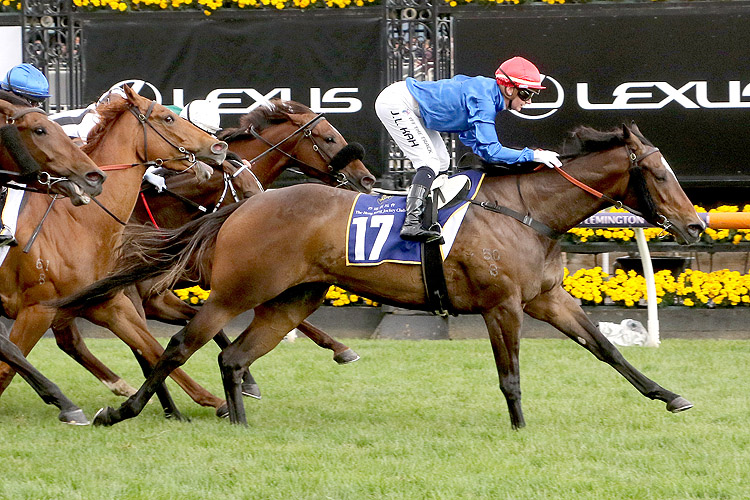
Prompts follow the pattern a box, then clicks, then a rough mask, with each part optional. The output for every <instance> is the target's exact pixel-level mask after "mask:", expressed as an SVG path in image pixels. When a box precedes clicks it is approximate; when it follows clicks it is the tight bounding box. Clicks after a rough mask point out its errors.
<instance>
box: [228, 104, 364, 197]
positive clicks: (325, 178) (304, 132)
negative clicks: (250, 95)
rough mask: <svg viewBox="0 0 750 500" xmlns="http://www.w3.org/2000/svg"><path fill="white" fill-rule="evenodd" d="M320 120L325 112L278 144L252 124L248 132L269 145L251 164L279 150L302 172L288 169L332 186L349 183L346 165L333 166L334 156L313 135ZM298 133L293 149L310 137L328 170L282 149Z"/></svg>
mask: <svg viewBox="0 0 750 500" xmlns="http://www.w3.org/2000/svg"><path fill="white" fill-rule="evenodd" d="M320 120H325V116H323V114H317V115H315V117H314V118H312V119H311V120H309V121H308V122H307V123H305V124H303V125H302V126H300V127H299V128H297V130H295V131H294V132H292V133H291V134H289V135H288V136H286V137H285V138H284V139H282V140H280V141H279V142H277V143H276V144H273V143H272V142H270V141H268V140H266V138H265V137H263V136H262V135H260V134H259V133H258V132H257V131H256V130H255V127H253V126H251V127H250V128H249V129H248V130H247V132H248V133H249V134H250V135H252V136H253V137H254V138H256V139H258V140H259V141H261V142H262V143H263V144H265V145H266V146H268V149H267V150H265V151H263V152H262V153H261V154H259V155H258V156H256V157H255V158H253V159H252V160H250V164H253V163H255V162H256V161H258V160H259V159H261V158H263V157H264V156H266V155H267V154H269V153H271V152H272V151H277V152H279V153H281V154H282V155H284V156H286V157H287V158H289V159H290V160H292V161H293V162H295V163H296V164H297V165H298V167H299V170H300V172H297V171H295V170H294V169H287V170H289V171H291V172H296V173H299V174H301V175H307V176H309V177H312V178H314V179H318V180H319V181H322V182H325V183H326V184H328V185H330V186H335V187H342V186H345V185H347V184H349V183H350V182H351V181H350V180H349V179H348V178H347V176H346V174H345V173H344V172H341V169H343V168H344V167H345V165H340V166H339V167H338V168H334V167H332V166H331V160H332V157H330V156H328V155H327V154H326V153H325V152H324V151H323V148H322V147H321V146H320V145H319V144H318V142H317V141H316V139H315V136H314V135H313V129H314V128H315V126H316V125H317V123H318V122H319V121H320ZM298 135H301V136H300V138H299V139H298V140H297V143H296V144H295V145H294V148H293V149H292V151H294V150H296V149H297V147H298V146H299V143H300V142H301V141H302V140H304V139H309V140H310V142H311V143H312V150H313V151H315V152H316V153H318V154H319V155H320V157H321V158H322V159H323V161H324V162H325V164H326V165H328V172H322V171H320V170H318V169H317V168H315V167H314V166H312V165H310V164H308V163H305V162H303V161H302V160H300V159H298V158H297V157H295V156H293V155H291V154H289V153H287V152H286V151H284V150H282V149H280V147H281V146H282V145H283V144H284V143H286V142H287V141H289V140H290V139H292V138H293V137H296V136H298ZM246 168H248V167H247V165H243V167H242V168H241V169H240V170H238V171H237V172H235V173H234V175H233V177H237V176H238V175H239V174H240V172H242V170H244V169H246Z"/></svg>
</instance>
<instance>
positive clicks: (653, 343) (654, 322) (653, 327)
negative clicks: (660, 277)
mask: <svg viewBox="0 0 750 500" xmlns="http://www.w3.org/2000/svg"><path fill="white" fill-rule="evenodd" d="M633 231H635V240H636V242H637V243H638V253H640V254H641V263H642V264H643V277H644V278H645V279H646V294H647V295H646V306H647V308H648V339H647V340H646V344H645V346H646V347H659V342H660V341H659V312H658V309H657V307H656V306H657V303H656V280H655V278H654V266H653V265H652V264H651V253H650V252H649V250H648V243H647V242H646V235H645V234H644V232H643V228H642V227H636V228H634V229H633Z"/></svg>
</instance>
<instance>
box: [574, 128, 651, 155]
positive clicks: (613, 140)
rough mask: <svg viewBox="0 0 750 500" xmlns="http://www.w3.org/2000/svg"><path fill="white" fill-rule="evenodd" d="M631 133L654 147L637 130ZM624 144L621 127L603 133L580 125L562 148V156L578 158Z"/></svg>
mask: <svg viewBox="0 0 750 500" xmlns="http://www.w3.org/2000/svg"><path fill="white" fill-rule="evenodd" d="M631 131H632V132H633V134H635V135H636V137H638V139H640V141H641V142H643V143H644V144H646V145H648V146H653V144H651V142H650V141H649V140H648V139H646V138H645V137H644V136H643V135H642V134H641V133H640V131H638V129H637V128H631ZM623 144H625V136H624V134H623V131H622V128H621V127H620V128H615V129H612V130H607V131H602V130H597V129H595V128H592V127H587V126H585V125H579V126H578V127H576V128H574V129H573V130H572V131H571V132H570V133H569V134H568V138H567V139H566V140H565V142H564V143H563V145H562V147H561V148H560V154H561V155H563V156H567V157H571V158H576V157H579V156H584V155H587V154H590V153H596V152H598V151H606V150H608V149H612V148H615V147H617V146H622V145H623Z"/></svg>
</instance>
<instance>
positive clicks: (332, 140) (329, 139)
mask: <svg viewBox="0 0 750 500" xmlns="http://www.w3.org/2000/svg"><path fill="white" fill-rule="evenodd" d="M326 142H327V143H329V144H333V143H334V142H336V138H335V137H333V136H328V137H326Z"/></svg>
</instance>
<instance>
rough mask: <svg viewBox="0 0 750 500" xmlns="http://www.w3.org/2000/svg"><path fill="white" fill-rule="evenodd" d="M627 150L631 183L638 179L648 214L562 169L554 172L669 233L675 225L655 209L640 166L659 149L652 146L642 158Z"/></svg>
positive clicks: (640, 196) (638, 186)
mask: <svg viewBox="0 0 750 500" xmlns="http://www.w3.org/2000/svg"><path fill="white" fill-rule="evenodd" d="M625 148H626V151H627V153H628V161H629V162H630V166H629V167H628V172H629V173H630V176H631V183H632V179H634V176H635V179H637V181H636V182H638V185H637V187H636V189H637V195H638V197H639V198H640V199H641V201H642V202H643V204H644V206H646V207H648V213H645V214H644V213H642V212H640V211H639V210H636V209H635V208H632V207H630V206H628V205H625V204H624V203H623V202H622V201H620V200H615V199H614V198H612V197H610V196H608V195H606V194H604V193H601V192H599V191H597V190H596V189H594V188H592V187H591V186H589V185H587V184H585V183H583V182H581V181H579V180H578V179H576V178H575V177H573V176H572V175H570V174H569V173H567V172H566V171H564V170H563V169H562V168H560V167H554V170H555V171H556V172H557V173H558V174H560V175H561V176H563V178H565V179H566V180H568V181H569V182H571V183H572V184H574V185H575V186H577V187H579V188H581V189H583V190H584V191H586V192H587V193H590V194H592V195H594V196H596V197H597V198H599V199H601V200H605V201H606V202H608V203H611V204H612V205H614V206H615V207H616V208H619V209H625V210H627V211H628V212H630V213H631V214H633V215H636V216H638V217H642V218H643V219H645V220H647V221H650V222H653V223H654V224H655V225H657V226H659V227H661V228H662V229H663V231H664V232H666V231H668V230H669V228H671V227H672V226H673V224H672V222H671V221H670V220H669V219H668V218H667V217H666V216H665V215H664V214H661V213H659V212H657V211H656V210H655V209H654V207H655V203H654V199H653V197H652V196H651V193H650V192H649V190H648V189H646V188H645V182H644V179H643V167H642V166H641V164H640V163H641V161H643V160H644V159H645V158H646V157H648V156H651V155H652V154H654V153H658V152H659V148H656V147H653V146H650V147H649V149H647V150H646V151H645V152H643V153H642V154H641V155H640V156H639V155H638V154H636V152H635V151H633V150H632V149H630V147H629V146H625Z"/></svg>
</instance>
